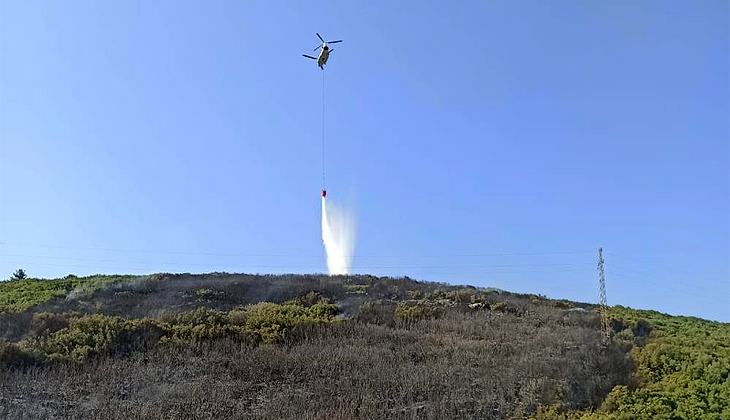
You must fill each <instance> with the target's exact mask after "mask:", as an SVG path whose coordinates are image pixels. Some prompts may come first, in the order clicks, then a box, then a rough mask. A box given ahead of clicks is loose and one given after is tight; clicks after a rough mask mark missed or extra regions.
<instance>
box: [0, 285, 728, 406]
mask: <svg viewBox="0 0 730 420" xmlns="http://www.w3.org/2000/svg"><path fill="white" fill-rule="evenodd" d="M0 311H2V312H0V339H2V340H3V341H0V418H8V419H22V418H49V419H61V418H78V419H95V418H98V419H122V418H128V417H130V416H134V417H136V418H140V419H165V418H169V419H173V418H174V419H198V418H211V419H214V418H215V419H217V418H241V419H244V418H245V419H249V418H251V419H253V418H262V419H263V418H281V419H295V418H296V419H301V418H304V419H307V418H312V419H314V418H322V419H324V418H327V419H328V420H334V419H352V418H363V419H383V418H403V419H405V418H408V419H411V418H419V419H422V418H429V419H446V418H448V419H452V418H464V419H466V418H486V419H511V418H527V417H535V418H538V419H579V418H583V419H594V418H595V419H597V418H609V419H614V418H615V419H623V418H637V419H644V418H646V419H650V418H652V419H653V418H666V419H675V418H678V419H681V418H688V419H689V418H692V419H695V418H697V419H726V418H730V411H729V410H730V408H728V407H730V379H729V378H728V372H729V371H730V348H729V347H728V346H729V345H730V326H729V325H728V324H721V323H714V322H709V321H703V320H699V319H695V318H685V317H670V316H667V315H663V314H659V313H656V312H649V311H636V310H631V309H628V308H622V307H615V308H612V309H611V324H612V327H613V332H612V339H611V341H610V342H609V343H606V344H604V343H603V342H602V341H601V335H600V334H599V331H598V326H599V324H600V323H599V319H598V316H597V313H596V311H595V307H593V306H592V305H588V304H580V303H575V302H568V301H557V300H550V299H546V298H544V297H541V296H537V295H517V294H512V293H508V292H504V291H498V290H491V289H477V288H473V287H464V286H450V285H444V284H436V283H423V282H417V281H413V280H411V279H408V278H398V279H394V278H377V277H373V276H333V277H330V276H322V275H284V276H259V275H242V274H241V275H239V274H235V275H234V274H226V273H212V274H207V275H189V274H180V275H168V274H158V275H152V276H134V277H133V276H94V277H86V278H75V277H71V278H66V279H58V280H21V281H11V282H3V283H0Z"/></svg>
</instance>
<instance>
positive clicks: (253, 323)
mask: <svg viewBox="0 0 730 420" xmlns="http://www.w3.org/2000/svg"><path fill="white" fill-rule="evenodd" d="M336 313H337V307H336V306H335V305H333V304H330V303H324V302H320V303H317V304H315V305H312V306H311V307H309V308H307V307H304V306H302V305H296V304H284V305H277V304H275V303H269V302H262V303H258V304H256V305H252V306H249V307H248V308H246V315H245V326H246V329H247V330H248V331H250V332H253V333H255V334H257V335H259V336H260V337H261V339H262V340H263V341H264V342H267V343H271V342H275V341H279V340H281V339H282V338H283V336H284V334H285V333H286V331H287V330H289V329H291V328H292V327H294V326H296V325H299V324H305V323H321V322H329V321H332V320H333V319H334V316H335V314H336Z"/></svg>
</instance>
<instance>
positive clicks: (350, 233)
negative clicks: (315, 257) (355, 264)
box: [322, 197, 355, 275]
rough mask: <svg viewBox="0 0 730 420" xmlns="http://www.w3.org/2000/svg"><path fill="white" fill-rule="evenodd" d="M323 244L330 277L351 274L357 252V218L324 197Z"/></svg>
mask: <svg viewBox="0 0 730 420" xmlns="http://www.w3.org/2000/svg"><path fill="white" fill-rule="evenodd" d="M322 242H324V249H325V253H326V254H327V270H328V271H329V274H330V275H334V274H350V269H351V268H352V256H353V254H354V252H355V217H354V215H353V214H352V211H349V210H348V209H346V208H345V207H342V206H340V205H337V204H335V205H333V204H332V203H327V199H326V198H325V197H322Z"/></svg>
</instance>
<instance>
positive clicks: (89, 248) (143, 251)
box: [0, 241, 593, 258]
mask: <svg viewBox="0 0 730 420" xmlns="http://www.w3.org/2000/svg"><path fill="white" fill-rule="evenodd" d="M0 245H10V246H28V247H38V248H48V249H68V250H81V251H103V252H129V253H140V254H170V255H205V256H216V257H262V258H268V257H291V258H319V257H321V254H299V253H296V254H283V253H242V252H232V253H230V252H229V253H226V252H212V251H179V250H151V249H132V248H108V247H95V246H70V245H47V244H37V243H28V242H5V241H0ZM592 253H593V252H592V251H541V252H474V253H437V254H436V253H434V254H411V255H406V254H360V253H358V254H353V255H348V256H356V257H357V258H421V257H423V258H435V257H442V258H477V257H507V256H514V257H519V256H547V255H580V254H584V255H585V254H592Z"/></svg>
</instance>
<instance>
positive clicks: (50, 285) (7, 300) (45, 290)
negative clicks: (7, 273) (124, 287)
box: [0, 275, 146, 312]
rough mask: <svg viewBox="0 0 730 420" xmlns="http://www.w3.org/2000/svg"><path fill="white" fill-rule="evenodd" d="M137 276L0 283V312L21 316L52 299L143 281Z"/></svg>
mask: <svg viewBox="0 0 730 420" xmlns="http://www.w3.org/2000/svg"><path fill="white" fill-rule="evenodd" d="M143 278H146V277H140V276H102V275H96V276H89V277H76V276H73V277H71V276H67V277H66V278H64V279H53V280H45V279H23V280H14V281H4V282H0V312H22V311H25V310H27V309H29V308H31V307H33V306H36V305H40V304H42V303H44V302H47V301H49V300H51V299H53V298H62V297H65V296H68V295H69V293H71V292H72V291H75V293H76V294H80V295H89V294H91V293H93V291H94V290H96V289H98V288H100V287H105V286H108V285H110V284H113V283H117V282H121V281H129V280H135V279H143Z"/></svg>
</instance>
